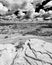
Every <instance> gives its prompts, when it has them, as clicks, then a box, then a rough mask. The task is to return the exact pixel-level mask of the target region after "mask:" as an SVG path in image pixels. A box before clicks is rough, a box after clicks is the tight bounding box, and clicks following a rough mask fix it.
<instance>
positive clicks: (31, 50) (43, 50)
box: [0, 38, 52, 65]
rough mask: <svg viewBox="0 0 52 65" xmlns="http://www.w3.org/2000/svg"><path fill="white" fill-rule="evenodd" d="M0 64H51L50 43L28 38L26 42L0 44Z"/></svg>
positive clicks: (51, 45)
mask: <svg viewBox="0 0 52 65" xmlns="http://www.w3.org/2000/svg"><path fill="white" fill-rule="evenodd" d="M0 64H1V65H52V43H49V42H46V41H43V40H40V39H35V38H34V39H30V40H26V42H16V45H12V44H4V45H3V44H0Z"/></svg>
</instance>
